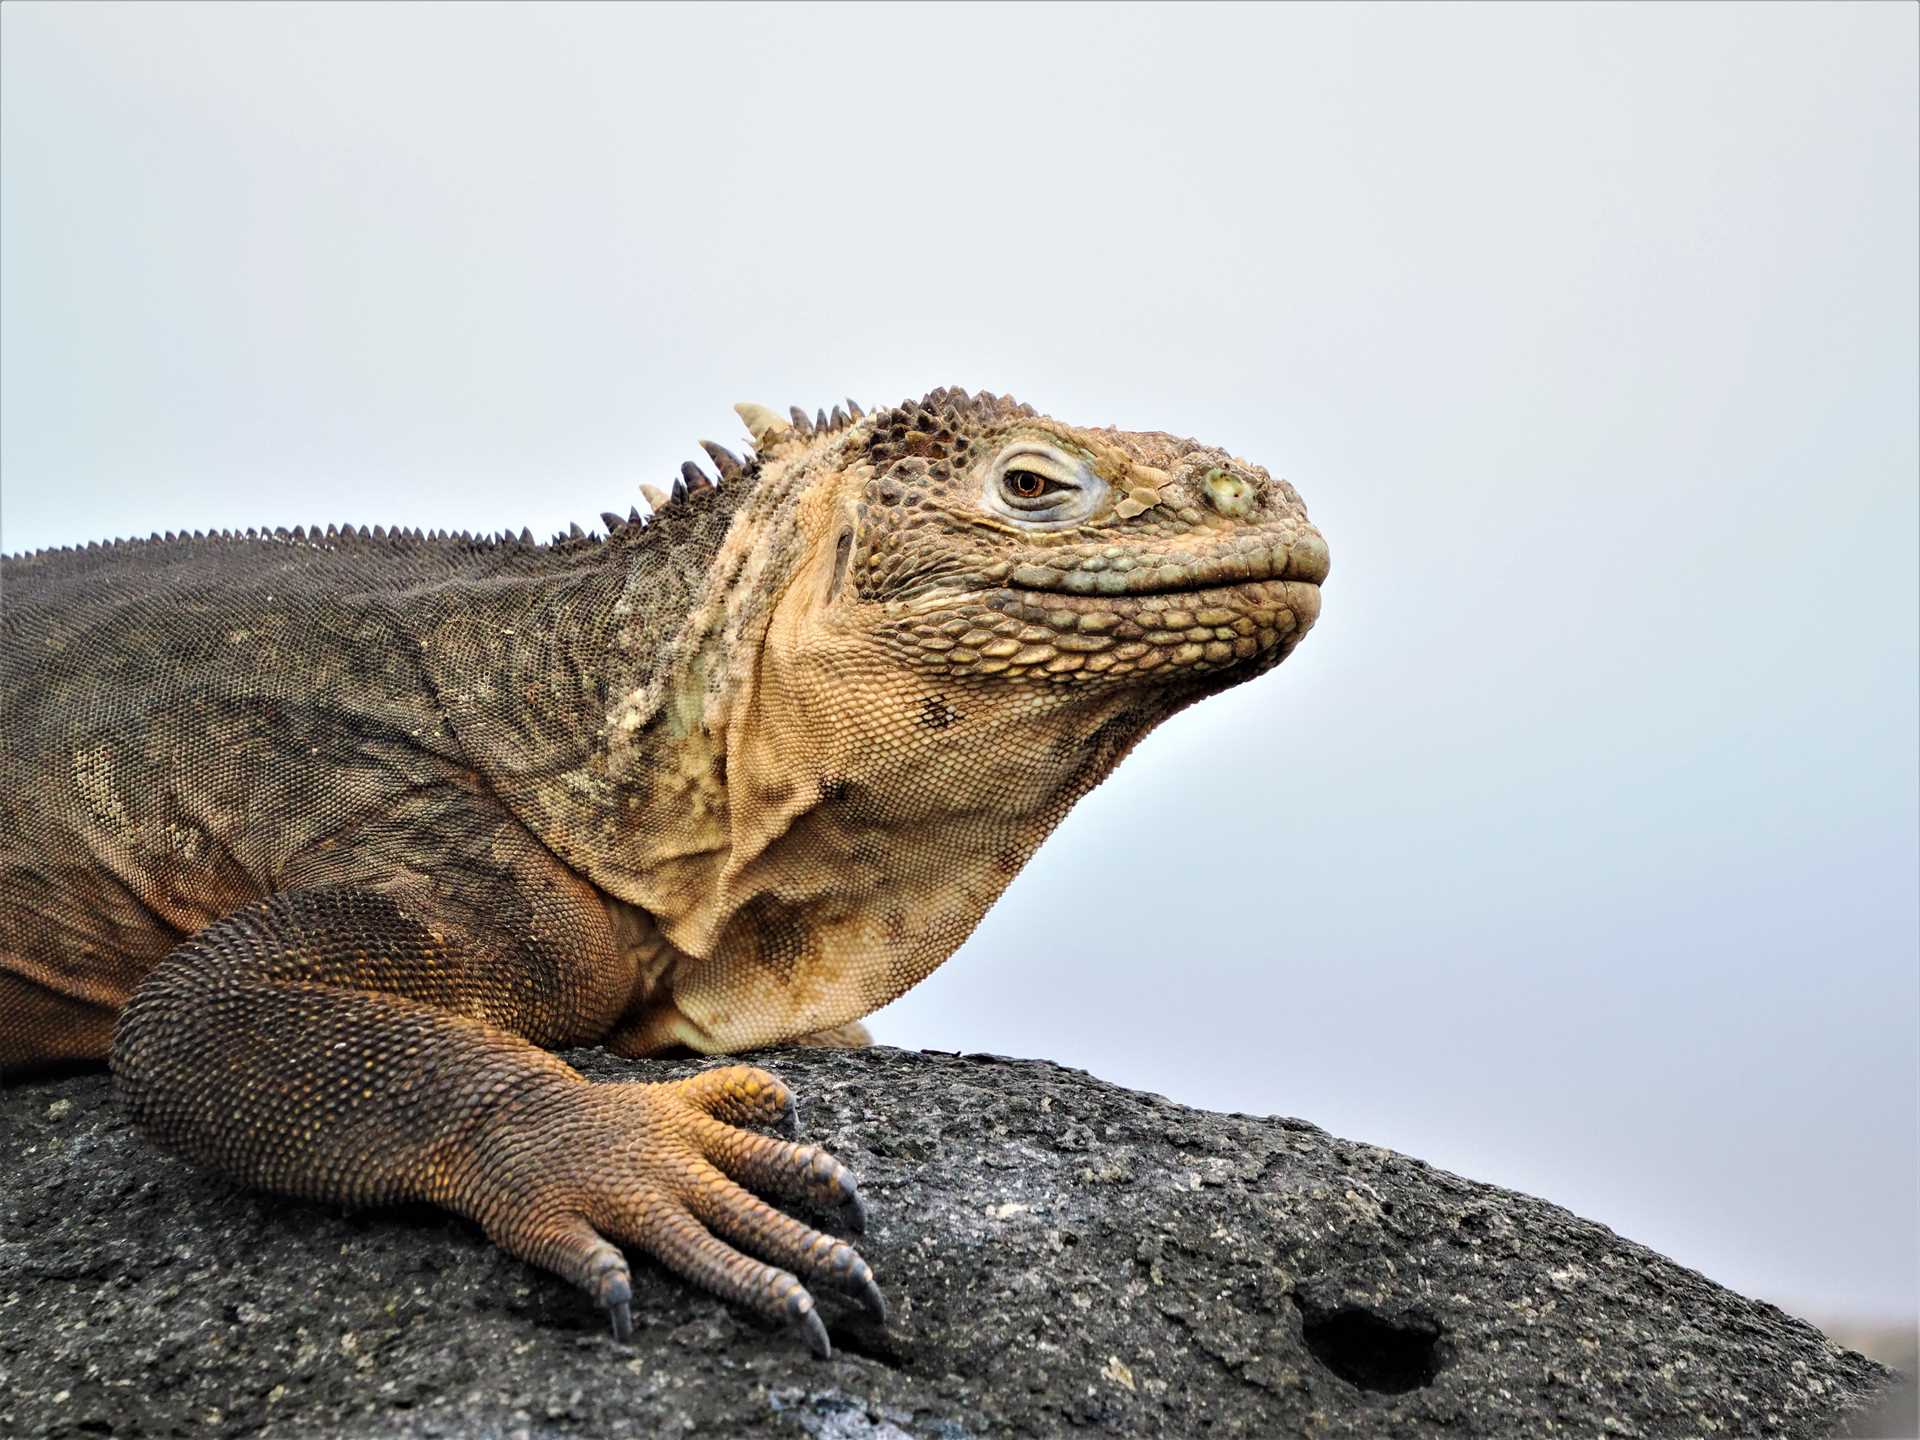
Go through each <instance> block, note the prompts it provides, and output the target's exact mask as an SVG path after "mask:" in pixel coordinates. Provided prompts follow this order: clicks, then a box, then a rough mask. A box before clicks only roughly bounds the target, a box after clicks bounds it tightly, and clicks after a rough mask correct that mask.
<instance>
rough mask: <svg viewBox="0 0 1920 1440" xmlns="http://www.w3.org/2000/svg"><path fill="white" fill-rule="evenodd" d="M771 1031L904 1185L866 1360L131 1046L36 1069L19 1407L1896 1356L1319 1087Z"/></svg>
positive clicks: (1670, 1376) (1242, 1422)
mask: <svg viewBox="0 0 1920 1440" xmlns="http://www.w3.org/2000/svg"><path fill="white" fill-rule="evenodd" d="M571 1058H573V1059H574V1060H575V1062H576V1063H577V1064H579V1065H580V1067H581V1068H582V1069H583V1070H585V1071H586V1072H587V1073H589V1074H591V1075H594V1076H597V1077H602V1078H609V1077H617V1076H623V1075H625V1076H641V1077H645V1078H662V1077H665V1076H669V1075H677V1074H682V1073H686V1072H687V1071H690V1070H692V1069H696V1068H698V1066H697V1065H696V1064H691V1063H690V1064H652V1065H634V1064H630V1063H627V1062H621V1061H616V1060H612V1059H609V1058H608V1057H606V1056H604V1055H601V1054H598V1053H593V1052H586V1053H582V1054H579V1055H576V1056H574V1057H571ZM760 1058H761V1059H762V1060H763V1062H764V1063H767V1064H769V1065H770V1066H771V1067H772V1068H775V1069H777V1070H778V1071H779V1072H780V1073H781V1074H782V1075H783V1076H784V1077H785V1078H786V1079H787V1080H788V1081H789V1082H790V1083H792V1084H793V1085H794V1087H795V1088H796V1089H797V1090H798V1091H799V1093H800V1095H801V1097H802V1117H803V1125H804V1129H805V1132H806V1134H807V1135H808V1136H809V1137H810V1138H812V1139H815V1140H819V1141H822V1142H824V1143H826V1144H827V1145H829V1146H830V1147H831V1148H832V1149H833V1150H834V1151H835V1152H836V1153H838V1154H839V1155H840V1156H841V1158H843V1159H844V1160H846V1161H847V1162H848V1163H849V1164H850V1165H852V1166H853V1167H854V1168H855V1170H856V1171H857V1173H858V1174H859V1175H860V1177H861V1180H862V1184H863V1187H864V1189H865V1191H866V1194H867V1197H868V1201H869V1205H870V1207H871V1210H872V1215H873V1223H872V1228H871V1230H870V1232H869V1234H868V1235H867V1237H866V1239H865V1241H864V1242H863V1245H862V1249H863V1251H864V1253H865V1254H866V1255H867V1256H868V1258H869V1259H870V1260H871V1261H872V1262H873V1265H874V1268H875V1270H876V1271H877V1272H878V1274H879V1276H880V1279H881V1282H882V1284H883V1285H884V1286H885V1287H886V1289H887V1293H888V1295H889V1298H890V1299H891V1300H892V1302H893V1307H894V1315H893V1319H892V1322H891V1323H890V1324H889V1325H888V1326H887V1328H886V1329H885V1330H884V1331H883V1330H881V1329H879V1328H878V1327H876V1326H875V1325H874V1324H873V1323H871V1322H870V1321H868V1320H866V1319H865V1317H864V1316H862V1315H861V1314H860V1313H859V1312H857V1311H855V1310H853V1309H851V1308H850V1307H841V1306H838V1305H837V1304H835V1303H834V1302H832V1301H829V1300H823V1302H822V1303H823V1306H824V1307H825V1308H826V1309H827V1310H828V1311H829V1315H828V1318H829V1322H830V1325H831V1329H832V1333H833V1338H834V1342H835V1345H836V1347H837V1353H836V1354H835V1357H834V1358H833V1359H832V1360H831V1361H826V1362H820V1361H815V1360H812V1359H810V1358H809V1357H808V1355H807V1354H806V1352H805V1351H804V1350H803V1349H802V1348H801V1347H800V1345H799V1344H798V1343H797V1342H796V1341H795V1340H794V1339H792V1338H791V1337H790V1336H788V1335H786V1334H784V1333H781V1332H778V1331H773V1330H767V1329H763V1328H761V1327H760V1326H758V1325H757V1324H755V1323H754V1322H753V1321H751V1320H748V1319H745V1318H743V1317H741V1316H738V1315H736V1314H734V1313H733V1312H731V1311H730V1310H728V1309H727V1308H726V1307H725V1306H723V1305H721V1304H719V1303H718V1302H716V1301H713V1300H710V1299H707V1298H705V1297H704V1296H701V1295H698V1294H696V1293H694V1292H692V1291H690V1290H688V1289H687V1288H686V1287H684V1286H683V1285H681V1284H679V1283H678V1282H677V1281H674V1280H671V1279H668V1278H666V1277H664V1276H662V1275H660V1274H659V1273H658V1272H657V1271H651V1272H650V1271H648V1270H645V1269H642V1268H640V1267H639V1266H636V1269H637V1272H638V1273H637V1274H636V1280H637V1281H638V1282H639V1284H638V1286H637V1288H638V1290H639V1294H638V1295H637V1296H636V1297H635V1305H634V1309H635V1315H634V1321H635V1325H636V1327H637V1334H636V1337H635V1340H634V1342H633V1343H632V1344H631V1345H627V1346H621V1345H617V1344H615V1343H614V1341H613V1340H612V1338H611V1336H610V1335H609V1333H608V1332H607V1329H606V1327H605V1325H604V1323H603V1320H602V1317H601V1316H600V1314H599V1313H598V1312H596V1311H595V1310H594V1309H593V1308H592V1307H591V1306H589V1304H588V1303H587V1301H586V1300H585V1299H584V1298H582V1297H581V1296H580V1295H578V1294H577V1293H575V1292H574V1291H573V1290H572V1289H571V1288H569V1287H568V1286H566V1285H564V1284H562V1283H561V1282H560V1281H558V1280H556V1279H553V1278H552V1277H550V1276H548V1275H545V1274H543V1273H540V1272H537V1271H535V1270H533V1269H531V1268H529V1267H527V1266H525V1265H522V1264H520V1263H518V1262H517V1261H514V1260H511V1259H509V1258H508V1257H506V1256H505V1255H502V1254H500V1253H499V1252H498V1251H496V1250H494V1249H493V1248H492V1247H491V1246H489V1245H487V1244H486V1243H485V1242H484V1241H483V1240H482V1239H481V1238H480V1236H479V1234H478V1233H477V1231H475V1230H474V1229H473V1227H471V1226H469V1225H467V1224H465V1223H464V1222H461V1221H458V1220H455V1219H452V1218H450V1217H448V1216H445V1215H443V1214H440V1213H438V1212H435V1211H431V1210H425V1209H417V1210H412V1209H410V1210H404V1211H380V1212H364V1213H357V1214H343V1213H342V1212H341V1211H340V1210H339V1209H338V1208H334V1207H328V1206H320V1205H307V1204H297V1203H293V1202H290V1201H285V1200H278V1199H274V1198H272V1197H269V1196H263V1195H258V1194H254V1193H251V1192H247V1191H243V1190H240V1189H237V1188H235V1187H233V1186H230V1185H227V1184H224V1183H223V1182H220V1181H218V1180H214V1179H209V1178H207V1177H204V1176H201V1175H198V1174H196V1173H195V1172H193V1171H192V1170H190V1169H189V1168H188V1167H187V1166H186V1165H185V1164H184V1163H182V1162H180V1161H177V1160H175V1159H173V1158H172V1157H170V1156H165V1155H162V1154H159V1153H157V1152H155V1151H154V1150H152V1149H150V1148H148V1147H147V1146H145V1145H144V1144H142V1143H141V1142H140V1141H138V1140H137V1139H136V1138H135V1137H134V1136H133V1134H132V1133H131V1132H130V1130H129V1129H128V1126H127V1124H126V1121H125V1120H124V1119H123V1118H122V1116H121V1115H120V1113H119V1111H118V1110H117V1108H116V1107H115V1106H114V1104H113V1103H112V1099H111V1094H110V1090H109V1085H108V1082H107V1078H106V1077H105V1076H104V1075H103V1074H98V1073H92V1074H82V1075H69V1076H66V1077H64V1078H57V1079H51V1080H41V1081H36V1082H31V1083H25V1084H20V1085H16V1086H14V1087H12V1088H10V1089H8V1090H7V1091H6V1092H5V1093H4V1094H0V1434H5V1435H8V1436H41V1435H57V1436H75V1437H80V1436H88V1435H109V1434H110V1435H113V1436H118V1437H126V1436H148V1435H187V1434H214V1435H221V1434H224V1435H238V1434H256V1433H257V1434H260V1435H263V1436H306V1435H315V1436H318V1435H340V1436H376V1435H379V1436H385V1435H401V1436H455V1435H457V1436H476V1437H493V1436H498V1437H512V1436H529V1437H531V1436H535V1435H575V1434H578V1435H593V1436H620V1435H633V1436H643V1435H674V1434H683V1433H684V1434H692V1433H699V1434H711V1435H781V1436H789V1437H793V1436H814V1437H819V1440H898V1437H902V1436H913V1437H924V1440H970V1437H987V1436H1020V1435H1057V1434H1061V1433H1064V1432H1067V1431H1075V1432H1079V1431H1089V1432H1093V1433H1106V1434H1121V1435H1134V1434H1142V1435H1177V1436H1188V1435H1202V1434H1206V1435H1252V1436H1274V1435H1295V1434H1299V1435H1328V1436H1342V1435H1352V1436H1367V1437H1383V1436H1425V1435H1436V1436H1437V1435H1446V1436H1450V1437H1461V1436H1473V1435H1503V1436H1504V1435H1511V1436H1528V1437H1533V1436H1546V1435H1555V1434H1568V1435H1578V1436H1608V1435H1613V1436H1645V1437H1672V1436H1686V1435H1716V1436H1757V1435H1768V1436H1776V1435H1777V1436H1813V1435H1825V1434H1829V1433H1832V1432H1833V1431H1835V1430H1836V1429H1838V1428H1840V1427H1841V1426H1843V1425H1844V1424H1846V1423H1847V1422H1848V1419H1849V1417H1850V1416H1852V1415H1854V1414H1855V1412H1858V1411H1860V1410H1862V1409H1863V1407H1866V1406H1869V1405H1871V1404H1873V1403H1875V1402H1876V1401H1877V1400H1879V1399H1880V1398H1881V1397H1882V1396H1883V1395H1884V1394H1885V1392H1886V1391H1887V1388H1888V1386H1889V1384H1890V1382H1891V1379H1892V1376H1891V1372H1889V1371H1887V1370H1885V1369H1884V1368H1882V1367H1881V1366H1879V1365H1876V1364H1875V1363H1874V1362H1872V1361H1870V1360H1868V1359H1866V1358H1865V1357H1864V1356H1861V1355H1857V1354H1854V1353H1852V1352H1850V1351H1847V1350H1844V1349H1841V1348H1840V1347H1839V1346H1837V1345H1834V1344H1832V1343H1831V1342H1829V1341H1828V1340H1826V1339H1825V1337H1823V1336H1822V1335H1821V1334H1820V1333H1819V1332H1818V1331H1816V1330H1814V1329H1812V1328H1811V1327H1810V1326H1807V1325H1805V1324H1803V1323H1801V1322H1799V1321H1797V1320H1794V1319H1792V1318H1790V1317H1788V1316H1787V1315H1785V1314H1783V1313H1782V1312H1781V1311H1779V1310H1776V1309H1774V1308H1773V1307H1772V1306H1769V1305H1765V1304H1761V1303H1759V1302H1756V1301H1752V1300H1747V1299H1744V1298H1743V1297H1741V1296H1739V1295H1736V1294H1734V1293H1732V1292H1731V1291H1728V1290H1725V1289H1722V1288H1721V1287H1720V1286H1718V1285H1715V1284H1713V1283H1712V1282H1711V1281H1708V1280H1707V1279H1705V1278H1704V1277H1702V1276H1700V1275H1698V1274H1696V1273H1695V1272H1693V1271H1691V1270H1688V1269H1685V1268H1684V1267H1682V1266H1680V1265H1676V1264H1674V1263H1673V1262H1672V1261H1670V1260H1666V1259H1663V1258H1662V1257H1661V1256H1659V1255H1656V1254H1654V1253H1653V1252H1652V1251H1649V1250H1646V1249H1643V1248H1642V1247H1640V1246H1638V1245H1634V1244H1631V1243H1629V1242H1627V1241H1625V1240H1622V1239H1620V1238H1619V1237H1618V1236H1616V1235H1615V1234H1613V1233H1612V1232H1611V1231H1609V1230H1607V1229H1605V1228H1604V1227H1602V1226H1599V1225H1595V1224H1593V1223H1591V1222H1590V1221H1586V1220H1581V1219H1578V1218H1577V1217H1575V1216H1573V1215H1571V1214H1569V1213H1568V1212H1567V1211H1565V1210H1562V1209H1559V1208H1558V1207H1556V1206H1553V1205H1548V1204H1546V1203H1544V1202H1542V1201H1539V1200H1534V1199H1530V1198H1528V1197H1527V1196H1524V1195H1517V1194H1514V1193H1513V1192H1511V1191H1507V1190H1499V1189H1495V1188H1493V1187H1491V1186H1487V1185H1479V1184H1475V1183H1473V1182H1472V1181H1468V1180H1462V1179H1460V1178H1458V1177H1457V1176H1453V1175H1449V1174H1446V1173H1445V1172H1443V1171H1439V1170H1435V1169H1432V1168H1431V1167H1429V1166H1427V1165H1425V1164H1423V1163H1421V1162H1420V1161H1418V1160H1412V1159H1409V1158H1407V1157H1406V1156H1404V1155H1397V1154H1394V1153H1392V1152H1390V1151H1387V1150H1382V1149H1379V1148H1377V1147H1374V1146H1370V1145H1359V1144H1354V1143H1352V1142H1350V1141H1345V1140H1338V1139H1335V1138H1334V1137H1333V1136H1331V1135H1328V1134H1326V1133H1325V1132H1324V1131H1321V1130H1319V1129H1316V1128H1315V1127H1314V1126H1312V1125H1308V1124H1304V1123H1302V1122H1301V1121H1297V1120H1284V1119H1254V1118H1250V1117H1247V1116H1243V1115H1217V1114H1212V1113H1208V1112H1205V1111H1198V1110H1190V1109H1187V1108H1185V1107H1183V1106H1179V1105H1175V1104H1172V1103H1171V1102H1169V1101H1166V1100H1163V1099H1160V1098H1158V1097H1156V1096H1152V1095H1143V1094H1138V1093H1136V1092H1133V1091H1129V1090H1122V1089H1119V1088H1117V1087H1115V1086H1112V1085H1108V1084H1105V1083H1103V1082H1101V1081H1098V1080H1094V1079H1091V1078H1089V1077H1088V1076H1086V1075H1084V1074H1081V1073H1079V1072H1077V1071H1073V1070H1066V1069H1062V1068H1060V1067H1058V1066H1055V1065H1050V1064H1045V1063H1042V1062H1034V1061H1010V1060H1001V1059H994V1058H991V1057H986V1056H954V1055H935V1054H912V1053H908V1052H903V1051H897V1050H887V1049H875V1050H869V1051H865V1052H854V1053H848V1052H821V1051H794V1052H784V1053H780V1054H776V1055H773V1056H770V1057H760Z"/></svg>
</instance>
